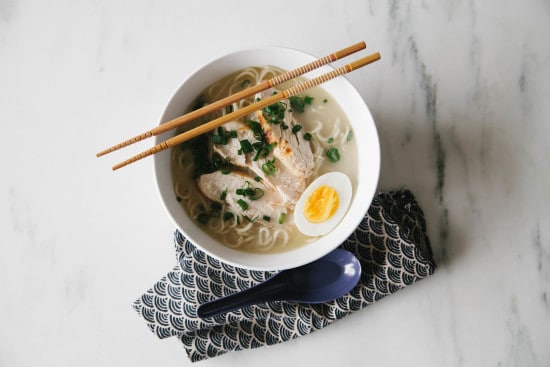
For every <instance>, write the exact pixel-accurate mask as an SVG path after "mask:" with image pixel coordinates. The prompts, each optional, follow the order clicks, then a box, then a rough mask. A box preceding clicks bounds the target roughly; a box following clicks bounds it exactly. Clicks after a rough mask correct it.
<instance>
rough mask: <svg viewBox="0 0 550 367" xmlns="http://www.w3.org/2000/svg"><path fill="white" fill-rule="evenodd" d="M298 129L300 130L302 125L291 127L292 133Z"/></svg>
mask: <svg viewBox="0 0 550 367" xmlns="http://www.w3.org/2000/svg"><path fill="white" fill-rule="evenodd" d="M300 130H302V125H294V127H293V128H292V133H293V134H296V133H297V132H298V131H300Z"/></svg>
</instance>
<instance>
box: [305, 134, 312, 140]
mask: <svg viewBox="0 0 550 367" xmlns="http://www.w3.org/2000/svg"><path fill="white" fill-rule="evenodd" d="M311 137H312V136H311V134H310V133H305V134H304V139H306V140H308V141H309V140H311Z"/></svg>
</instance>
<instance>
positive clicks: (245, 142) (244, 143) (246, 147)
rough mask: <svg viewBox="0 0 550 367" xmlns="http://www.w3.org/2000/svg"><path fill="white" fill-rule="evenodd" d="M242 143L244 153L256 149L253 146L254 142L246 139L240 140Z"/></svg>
mask: <svg viewBox="0 0 550 367" xmlns="http://www.w3.org/2000/svg"><path fill="white" fill-rule="evenodd" d="M239 142H240V143H241V149H242V152H243V153H245V154H246V153H250V152H252V151H253V150H254V148H253V147H252V144H250V142H249V141H248V140H246V139H244V140H240V141H239Z"/></svg>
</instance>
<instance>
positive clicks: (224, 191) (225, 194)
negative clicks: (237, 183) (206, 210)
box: [220, 189, 227, 200]
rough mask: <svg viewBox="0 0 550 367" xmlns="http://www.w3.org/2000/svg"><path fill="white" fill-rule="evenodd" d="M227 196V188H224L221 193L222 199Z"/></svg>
mask: <svg viewBox="0 0 550 367" xmlns="http://www.w3.org/2000/svg"><path fill="white" fill-rule="evenodd" d="M226 196H227V189H225V190H223V191H222V193H221V194H220V200H225V197H226Z"/></svg>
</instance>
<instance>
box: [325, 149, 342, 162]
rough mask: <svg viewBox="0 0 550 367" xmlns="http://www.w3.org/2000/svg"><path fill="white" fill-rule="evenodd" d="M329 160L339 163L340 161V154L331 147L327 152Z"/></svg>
mask: <svg viewBox="0 0 550 367" xmlns="http://www.w3.org/2000/svg"><path fill="white" fill-rule="evenodd" d="M327 158H328V159H329V160H330V161H331V162H338V161H339V160H340V152H339V151H338V149H337V148H335V147H331V148H329V149H328V150H327Z"/></svg>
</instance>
